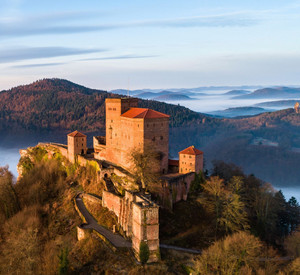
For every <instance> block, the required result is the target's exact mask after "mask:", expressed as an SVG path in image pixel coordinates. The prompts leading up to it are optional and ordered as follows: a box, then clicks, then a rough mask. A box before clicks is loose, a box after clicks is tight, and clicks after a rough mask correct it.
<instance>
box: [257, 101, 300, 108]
mask: <svg viewBox="0 0 300 275" xmlns="http://www.w3.org/2000/svg"><path fill="white" fill-rule="evenodd" d="M296 102H300V100H276V101H267V102H261V103H257V104H255V106H258V107H281V108H292V107H294V105H295V103H296Z"/></svg>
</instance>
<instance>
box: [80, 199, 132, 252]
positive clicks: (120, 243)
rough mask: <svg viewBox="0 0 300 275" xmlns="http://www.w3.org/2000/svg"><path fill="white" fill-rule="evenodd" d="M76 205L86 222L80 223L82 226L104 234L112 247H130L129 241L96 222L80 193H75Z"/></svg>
mask: <svg viewBox="0 0 300 275" xmlns="http://www.w3.org/2000/svg"><path fill="white" fill-rule="evenodd" d="M76 205H77V207H78V209H79V211H80V212H81V214H82V215H83V216H84V218H85V219H86V222H87V223H86V224H82V225H81V226H82V228H86V229H94V230H95V231H97V232H98V233H99V234H101V235H102V236H104V237H105V238H106V239H107V240H109V241H110V242H111V244H112V245H113V246H114V247H131V242H129V241H127V240H125V239H124V238H123V237H122V236H120V235H117V234H114V233H113V232H111V231H110V230H108V229H106V228H105V227H103V226H101V225H100V224H98V223H97V221H96V220H95V219H94V217H93V216H92V215H91V214H90V213H89V211H88V210H87V209H86V207H85V205H84V203H83V201H82V199H81V197H80V194H79V195H77V197H76Z"/></svg>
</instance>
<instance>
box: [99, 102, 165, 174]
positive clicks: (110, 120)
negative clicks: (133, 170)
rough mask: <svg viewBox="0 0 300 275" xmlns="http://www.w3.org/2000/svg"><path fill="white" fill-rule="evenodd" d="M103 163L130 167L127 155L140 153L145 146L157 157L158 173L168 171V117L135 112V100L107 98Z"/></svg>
mask: <svg viewBox="0 0 300 275" xmlns="http://www.w3.org/2000/svg"><path fill="white" fill-rule="evenodd" d="M105 104H106V149H105V156H103V157H104V158H105V159H106V160H108V161H111V162H113V163H116V164H119V165H121V166H124V167H126V168H130V167H131V163H130V152H131V151H132V150H133V149H141V150H142V151H143V150H144V148H145V146H146V144H148V145H150V147H151V148H154V149H155V150H157V151H158V152H160V153H161V156H162V158H161V164H160V172H162V173H167V171H168V155H169V116H168V115H166V114H163V113H160V112H157V111H154V110H151V109H145V108H137V105H138V99H136V98H122V99H120V98H109V99H108V98H107V99H106V101H105Z"/></svg>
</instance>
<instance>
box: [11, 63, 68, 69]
mask: <svg viewBox="0 0 300 275" xmlns="http://www.w3.org/2000/svg"><path fill="white" fill-rule="evenodd" d="M64 64H67V62H57V63H41V64H25V65H15V66H10V68H16V69H22V68H38V67H49V66H59V65H64Z"/></svg>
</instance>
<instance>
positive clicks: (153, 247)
mask: <svg viewBox="0 0 300 275" xmlns="http://www.w3.org/2000/svg"><path fill="white" fill-rule="evenodd" d="M132 205H133V206H132V249H133V251H134V254H135V256H136V258H137V259H138V260H139V261H140V256H139V255H140V245H141V243H142V242H144V243H145V244H146V245H147V246H148V248H149V252H150V255H149V259H148V263H153V262H157V261H159V260H160V256H159V255H160V251H159V207H158V205H156V204H154V203H153V202H151V201H147V200H142V199H141V200H138V198H137V201H136V202H133V204H132Z"/></svg>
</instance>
